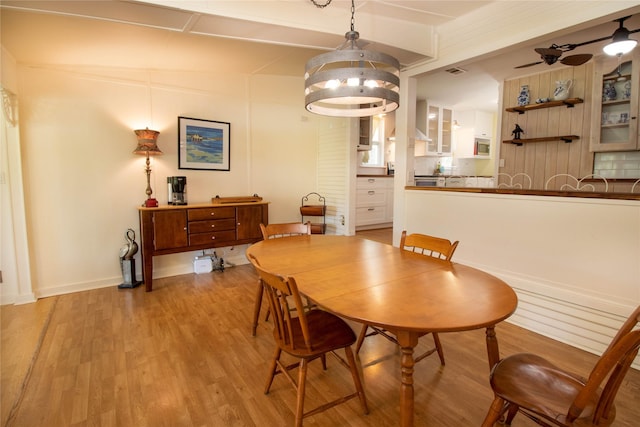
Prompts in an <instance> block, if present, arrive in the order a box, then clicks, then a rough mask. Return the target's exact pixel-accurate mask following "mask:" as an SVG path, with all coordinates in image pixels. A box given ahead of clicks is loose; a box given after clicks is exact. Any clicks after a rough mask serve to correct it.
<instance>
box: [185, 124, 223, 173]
mask: <svg viewBox="0 0 640 427" xmlns="http://www.w3.org/2000/svg"><path fill="white" fill-rule="evenodd" d="M230 132H231V124H229V123H226V122H217V121H214V120H202V119H194V118H191V117H178V169H201V170H217V171H228V170H229V169H230V168H229V166H230V163H229V158H230V156H229V154H230V140H231V135H230Z"/></svg>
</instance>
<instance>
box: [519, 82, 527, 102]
mask: <svg viewBox="0 0 640 427" xmlns="http://www.w3.org/2000/svg"><path fill="white" fill-rule="evenodd" d="M528 104H529V85H522V86H521V87H520V94H519V95H518V105H519V106H520V107H523V106H525V105H528Z"/></svg>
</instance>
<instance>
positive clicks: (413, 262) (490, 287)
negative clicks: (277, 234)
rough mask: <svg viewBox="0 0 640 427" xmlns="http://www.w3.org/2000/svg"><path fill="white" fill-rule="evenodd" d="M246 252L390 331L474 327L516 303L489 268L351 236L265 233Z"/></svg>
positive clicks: (344, 311)
mask: <svg viewBox="0 0 640 427" xmlns="http://www.w3.org/2000/svg"><path fill="white" fill-rule="evenodd" d="M247 254H252V255H253V256H255V257H256V259H258V261H259V262H260V264H261V265H262V266H263V267H264V268H266V269H268V270H271V271H273V272H275V273H278V274H281V275H289V276H294V277H295V279H296V282H297V283H298V287H299V289H300V292H302V293H303V294H304V295H306V296H307V297H309V298H310V299H312V300H313V301H315V302H316V303H317V304H319V305H320V306H322V307H323V308H325V309H327V310H329V311H332V312H334V313H336V314H338V315H340V316H343V317H345V318H348V319H351V320H354V321H357V322H363V323H369V324H373V325H376V326H381V327H384V328H386V329H389V330H392V331H397V330H404V331H416V332H453V331H463V330H470V329H479V328H484V327H488V326H492V325H495V324H496V323H498V322H500V321H502V320H504V319H506V318H508V317H509V316H510V315H511V314H512V313H513V312H514V311H515V308H516V306H517V297H516V294H515V292H514V291H513V289H512V288H511V287H510V286H508V285H507V284H506V283H505V282H504V281H502V280H501V279H499V278H497V277H495V276H493V275H491V274H488V273H486V272H484V271H481V270H478V269H476V268H473V267H469V266H465V265H462V264H457V263H455V262H453V263H451V262H448V261H444V260H438V259H435V258H432V257H427V256H424V255H421V254H416V253H412V252H409V251H404V250H399V249H398V248H397V247H393V246H391V245H387V244H384V243H379V242H375V241H372V240H367V239H363V238H360V237H356V236H334V235H314V234H312V235H309V236H295V237H288V238H285V239H269V240H264V241H261V242H258V243H256V244H254V245H252V246H250V247H249V248H248V249H247Z"/></svg>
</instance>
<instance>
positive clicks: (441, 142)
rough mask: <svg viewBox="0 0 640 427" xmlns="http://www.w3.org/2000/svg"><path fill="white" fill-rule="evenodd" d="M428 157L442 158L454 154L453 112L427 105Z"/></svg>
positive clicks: (448, 109)
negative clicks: (441, 156)
mask: <svg viewBox="0 0 640 427" xmlns="http://www.w3.org/2000/svg"><path fill="white" fill-rule="evenodd" d="M426 119H427V126H426V132H425V133H426V135H427V144H426V155H427V156H440V155H448V154H451V153H452V148H453V144H452V136H453V135H452V125H453V110H452V109H450V108H445V107H440V106H437V105H432V104H427V118H426Z"/></svg>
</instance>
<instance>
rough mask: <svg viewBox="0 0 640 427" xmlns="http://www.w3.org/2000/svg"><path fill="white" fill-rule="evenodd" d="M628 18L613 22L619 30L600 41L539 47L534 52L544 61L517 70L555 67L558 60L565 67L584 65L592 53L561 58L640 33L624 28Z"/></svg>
mask: <svg viewBox="0 0 640 427" xmlns="http://www.w3.org/2000/svg"><path fill="white" fill-rule="evenodd" d="M627 18H629V16H625V17H624V18H619V19H615V20H614V21H613V22H619V23H620V26H619V27H618V29H616V31H615V32H614V33H613V34H612V35H611V36H608V37H601V38H599V39H595V40H589V41H586V42H582V43H567V44H561V45H558V44H555V43H554V44H552V45H551V46H549V47H548V48H544V47H537V48H535V49H534V50H535V51H536V52H537V53H538V54H539V55H540V58H541V59H542V61H536V62H531V63H529V64H524V65H519V66H517V67H515V68H526V67H531V66H533V65H538V64H542V63H545V64H547V65H553V64H555V63H556V62H557V61H558V60H560V62H561V63H562V64H564V65H571V66H578V65H582V64H584V63H585V62H587V61H589V60H590V59H591V58H592V57H593V55H592V54H590V53H579V54H575V55H569V56H565V57H564V58H561V57H562V55H563V54H564V53H565V52H570V51H572V50H574V49H575V48H577V47H580V46H584V45H588V44H592V43H598V42H601V41H605V40H609V39H613V41H617V40H618V39H621V38H622V39H628V36H629V34H632V33H637V32H639V31H640V28H639V29H637V30H633V31H629V30H627V29H626V28H625V27H624V26H623V22H624V21H625V19H627Z"/></svg>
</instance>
